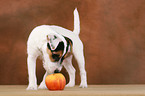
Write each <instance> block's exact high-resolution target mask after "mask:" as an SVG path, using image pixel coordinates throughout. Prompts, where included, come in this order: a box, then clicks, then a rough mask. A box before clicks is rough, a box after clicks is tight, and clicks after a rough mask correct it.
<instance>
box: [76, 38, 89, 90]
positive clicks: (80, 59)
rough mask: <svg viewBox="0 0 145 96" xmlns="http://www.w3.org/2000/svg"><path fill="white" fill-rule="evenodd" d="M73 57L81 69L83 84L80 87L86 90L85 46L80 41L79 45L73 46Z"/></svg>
mask: <svg viewBox="0 0 145 96" xmlns="http://www.w3.org/2000/svg"><path fill="white" fill-rule="evenodd" d="M73 55H74V57H75V59H76V61H77V63H78V66H79V69H80V76H81V83H80V87H82V88H86V87H87V74H86V70H85V58H84V52H83V44H82V42H81V41H80V40H78V41H77V43H74V46H73Z"/></svg>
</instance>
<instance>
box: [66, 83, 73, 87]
mask: <svg viewBox="0 0 145 96" xmlns="http://www.w3.org/2000/svg"><path fill="white" fill-rule="evenodd" d="M74 86H75V84H74V83H68V84H67V85H66V86H65V87H74Z"/></svg>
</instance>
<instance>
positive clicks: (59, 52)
mask: <svg viewBox="0 0 145 96" xmlns="http://www.w3.org/2000/svg"><path fill="white" fill-rule="evenodd" d="M62 38H63V37H60V36H59V35H58V34H50V35H47V40H48V42H47V53H48V54H49V58H50V60H51V61H52V62H58V61H59V60H60V58H61V57H62V56H63V53H64V49H65V47H66V46H65V41H64V40H62Z"/></svg>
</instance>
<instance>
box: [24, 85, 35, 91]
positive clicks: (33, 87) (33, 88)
mask: <svg viewBox="0 0 145 96" xmlns="http://www.w3.org/2000/svg"><path fill="white" fill-rule="evenodd" d="M26 90H37V85H29V86H28V87H27V89H26Z"/></svg>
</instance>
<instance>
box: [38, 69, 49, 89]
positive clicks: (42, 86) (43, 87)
mask: <svg viewBox="0 0 145 96" xmlns="http://www.w3.org/2000/svg"><path fill="white" fill-rule="evenodd" d="M47 75H48V72H45V74H44V76H43V80H42V82H41V83H40V85H39V87H38V89H47V87H46V84H45V78H46V76H47Z"/></svg>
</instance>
